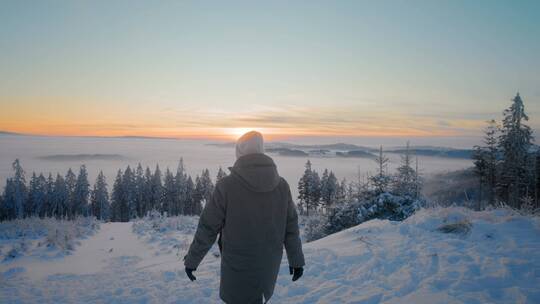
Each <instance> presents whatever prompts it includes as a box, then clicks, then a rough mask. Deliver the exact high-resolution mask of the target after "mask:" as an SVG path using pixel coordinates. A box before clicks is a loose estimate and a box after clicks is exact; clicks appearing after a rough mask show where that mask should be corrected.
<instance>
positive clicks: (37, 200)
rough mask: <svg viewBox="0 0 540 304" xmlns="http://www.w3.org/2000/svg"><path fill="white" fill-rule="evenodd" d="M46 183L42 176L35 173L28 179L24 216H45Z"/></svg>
mask: <svg viewBox="0 0 540 304" xmlns="http://www.w3.org/2000/svg"><path fill="white" fill-rule="evenodd" d="M46 186H47V182H46V179H45V177H44V176H43V174H40V175H39V176H37V175H36V173H35V172H33V173H32V177H31V178H30V187H29V189H28V202H27V203H26V207H27V210H26V216H41V217H43V216H44V214H45V199H46V194H47V192H46V191H47V190H46Z"/></svg>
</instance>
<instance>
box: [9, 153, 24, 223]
mask: <svg viewBox="0 0 540 304" xmlns="http://www.w3.org/2000/svg"><path fill="white" fill-rule="evenodd" d="M11 167H12V168H13V171H14V173H15V174H14V176H13V177H12V178H8V180H7V181H6V188H5V189H4V205H5V209H6V214H7V218H9V219H14V218H18V219H21V218H23V217H24V212H25V209H26V208H25V207H26V203H27V201H28V188H27V186H26V178H25V173H24V170H23V168H22V166H21V163H20V162H19V159H16V160H15V161H14V162H13V164H12V166H11Z"/></svg>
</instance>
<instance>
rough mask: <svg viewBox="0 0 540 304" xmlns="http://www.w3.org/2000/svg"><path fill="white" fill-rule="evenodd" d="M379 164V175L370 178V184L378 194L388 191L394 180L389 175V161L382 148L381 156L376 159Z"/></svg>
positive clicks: (380, 149)
mask: <svg viewBox="0 0 540 304" xmlns="http://www.w3.org/2000/svg"><path fill="white" fill-rule="evenodd" d="M375 162H376V163H377V173H376V174H375V175H373V176H371V177H370V182H371V184H372V185H373V188H374V190H375V193H376V194H380V193H384V192H387V191H388V186H389V185H390V183H391V181H392V179H391V178H390V176H389V175H388V162H389V159H388V157H386V156H385V155H384V153H383V148H382V146H380V147H379V155H378V156H377V157H376V158H375Z"/></svg>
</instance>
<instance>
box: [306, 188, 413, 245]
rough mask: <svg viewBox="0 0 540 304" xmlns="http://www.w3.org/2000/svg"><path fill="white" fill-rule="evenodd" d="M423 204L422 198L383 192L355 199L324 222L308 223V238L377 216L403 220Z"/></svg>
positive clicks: (320, 236) (319, 236) (311, 239)
mask: <svg viewBox="0 0 540 304" xmlns="http://www.w3.org/2000/svg"><path fill="white" fill-rule="evenodd" d="M422 205H424V202H423V200H421V199H413V198H411V197H410V196H397V195H393V194H390V193H381V194H379V195H376V196H373V197H372V198H371V199H368V200H362V201H359V200H354V201H352V202H350V203H345V204H341V205H338V206H336V207H335V208H334V209H333V210H332V211H331V212H330V213H329V214H328V215H327V217H326V218H325V219H324V220H323V221H322V222H319V223H313V225H307V226H306V229H308V231H309V234H307V233H306V234H307V235H309V237H307V240H308V241H313V240H316V239H319V238H322V237H324V236H326V235H329V234H332V233H336V232H339V231H341V230H344V229H347V228H350V227H353V226H356V225H358V224H361V223H363V222H365V221H369V220H371V219H375V218H377V219H389V220H392V221H402V220H404V219H406V218H407V217H409V216H411V215H412V214H413V213H414V212H415V211H416V210H418V209H420V207H421V206H422Z"/></svg>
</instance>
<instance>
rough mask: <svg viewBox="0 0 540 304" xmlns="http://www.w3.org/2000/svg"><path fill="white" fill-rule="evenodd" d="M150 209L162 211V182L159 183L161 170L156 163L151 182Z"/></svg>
mask: <svg viewBox="0 0 540 304" xmlns="http://www.w3.org/2000/svg"><path fill="white" fill-rule="evenodd" d="M150 193H151V198H150V201H151V204H150V207H151V210H158V211H160V212H162V202H163V184H162V183H161V170H160V169H159V165H156V170H155V171H154V174H153V175H152V184H151V192H150Z"/></svg>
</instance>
